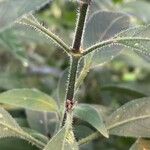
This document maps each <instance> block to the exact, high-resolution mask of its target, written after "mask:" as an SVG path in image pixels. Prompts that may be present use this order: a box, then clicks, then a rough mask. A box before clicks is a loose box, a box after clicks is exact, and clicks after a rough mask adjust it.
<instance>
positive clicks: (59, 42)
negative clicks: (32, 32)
mask: <svg viewBox="0 0 150 150" xmlns="http://www.w3.org/2000/svg"><path fill="white" fill-rule="evenodd" d="M18 23H20V24H23V25H27V26H30V27H33V28H35V29H37V30H38V31H40V32H41V33H43V34H44V35H46V36H47V37H48V38H50V39H52V40H53V41H54V42H55V43H56V45H57V46H59V47H61V48H62V49H63V50H64V51H65V52H66V53H67V54H70V52H71V51H70V48H69V46H68V45H67V44H66V43H64V42H63V40H62V39H60V38H59V37H58V36H57V35H56V34H54V33H53V32H51V31H50V30H48V29H46V28H45V27H44V26H43V25H41V24H40V23H39V22H36V21H35V20H33V19H32V20H31V19H30V18H23V20H22V21H20V22H18Z"/></svg>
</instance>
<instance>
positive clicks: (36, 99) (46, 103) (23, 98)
mask: <svg viewBox="0 0 150 150" xmlns="http://www.w3.org/2000/svg"><path fill="white" fill-rule="evenodd" d="M0 98H1V96H0ZM2 98H3V97H2ZM8 98H10V97H7V96H5V98H3V99H8ZM13 99H21V101H29V99H30V100H33V101H39V102H41V103H44V104H45V105H48V106H49V107H50V108H54V107H53V106H52V104H51V103H49V102H47V101H45V100H42V99H39V98H31V97H20V98H18V97H15V96H13ZM29 102H31V101H29ZM4 103H7V104H10V103H8V102H7V101H5V102H4ZM11 104H12V105H15V106H18V104H15V103H11ZM53 104H54V105H55V106H56V104H55V103H54V102H53ZM54 110H56V109H54Z"/></svg>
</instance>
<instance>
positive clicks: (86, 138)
mask: <svg viewBox="0 0 150 150" xmlns="http://www.w3.org/2000/svg"><path fill="white" fill-rule="evenodd" d="M98 137H100V133H99V132H95V133H93V134H91V135H89V136H87V137H85V138H83V139H81V140H79V141H78V144H79V145H83V144H87V143H89V142H90V141H92V140H95V139H97V138H98Z"/></svg>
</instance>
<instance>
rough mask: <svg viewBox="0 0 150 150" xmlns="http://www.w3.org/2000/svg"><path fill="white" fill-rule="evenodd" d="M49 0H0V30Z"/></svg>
mask: <svg viewBox="0 0 150 150" xmlns="http://www.w3.org/2000/svg"><path fill="white" fill-rule="evenodd" d="M49 1H50V0H32V2H31V0H1V1H0V20H1V21H0V30H2V29H3V28H6V27H8V26H10V24H12V23H13V22H14V21H16V20H17V19H18V18H20V17H22V16H23V15H25V14H27V13H29V12H31V11H35V10H38V9H39V8H41V7H42V6H43V5H45V4H46V3H48V2H49Z"/></svg>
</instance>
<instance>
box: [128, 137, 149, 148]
mask: <svg viewBox="0 0 150 150" xmlns="http://www.w3.org/2000/svg"><path fill="white" fill-rule="evenodd" d="M149 149H150V140H146V139H142V138H139V139H138V140H137V141H136V142H135V143H134V144H133V145H132V147H131V148H130V150H149Z"/></svg>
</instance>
